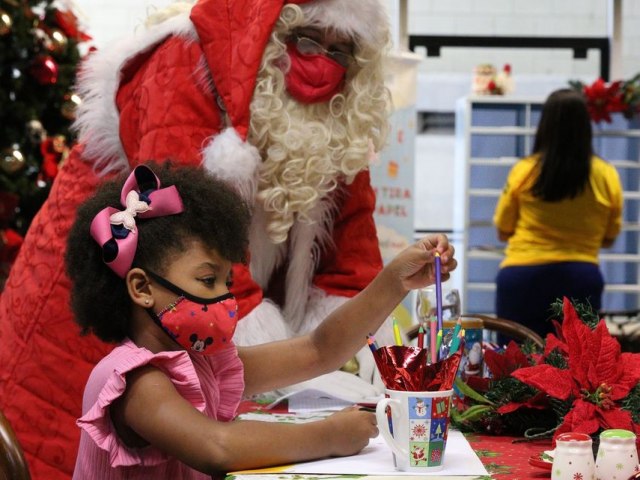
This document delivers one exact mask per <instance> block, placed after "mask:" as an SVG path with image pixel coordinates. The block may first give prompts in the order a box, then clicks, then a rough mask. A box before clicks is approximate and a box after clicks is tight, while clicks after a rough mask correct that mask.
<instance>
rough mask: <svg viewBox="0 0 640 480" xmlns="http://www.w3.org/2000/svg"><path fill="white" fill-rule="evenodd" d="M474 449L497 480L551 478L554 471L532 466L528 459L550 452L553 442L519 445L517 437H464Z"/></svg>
mask: <svg viewBox="0 0 640 480" xmlns="http://www.w3.org/2000/svg"><path fill="white" fill-rule="evenodd" d="M465 437H466V438H467V440H469V443H470V444H471V447H472V448H473V450H474V451H475V452H476V454H477V455H478V457H480V460H481V461H482V463H483V464H484V466H485V467H486V469H487V471H488V472H489V473H490V474H491V478H495V479H498V480H530V479H540V478H550V477H551V472H550V471H547V470H544V469H541V468H538V467H533V466H531V465H529V458H530V457H531V456H533V455H538V454H539V453H540V452H542V451H544V450H550V449H551V440H544V441H543V440H536V441H533V442H517V443H514V441H515V440H519V439H518V438H516V437H501V436H492V435H479V434H467V435H465Z"/></svg>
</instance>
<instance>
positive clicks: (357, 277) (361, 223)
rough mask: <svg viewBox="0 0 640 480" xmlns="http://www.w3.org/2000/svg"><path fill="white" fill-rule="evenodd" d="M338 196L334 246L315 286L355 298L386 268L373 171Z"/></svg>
mask: <svg viewBox="0 0 640 480" xmlns="http://www.w3.org/2000/svg"><path fill="white" fill-rule="evenodd" d="M338 196H339V204H338V214H337V217H336V220H335V224H334V227H333V235H332V238H333V243H334V246H333V248H332V249H330V250H329V251H328V252H327V253H326V254H324V255H323V257H322V259H321V263H320V265H319V268H318V269H317V270H316V273H315V276H314V278H313V284H314V285H315V286H316V287H318V288H320V289H322V290H324V291H325V292H327V293H328V294H331V295H338V296H344V297H353V296H354V295H356V294H357V293H358V292H359V291H360V290H362V289H363V288H364V287H366V286H367V285H368V284H369V283H370V282H371V280H373V278H374V277H375V276H376V275H377V274H378V272H379V271H380V270H381V269H382V257H381V255H380V248H379V246H378V237H377V233H376V226H375V223H374V220H373V211H374V209H375V202H376V199H375V193H374V191H373V189H372V187H371V178H370V175H369V171H368V170H365V171H363V172H360V173H359V174H358V175H357V176H356V178H355V180H354V181H353V182H352V183H351V184H350V185H348V186H347V187H346V188H345V189H344V190H343V191H341V192H340V193H339V194H338Z"/></svg>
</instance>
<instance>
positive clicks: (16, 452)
mask: <svg viewBox="0 0 640 480" xmlns="http://www.w3.org/2000/svg"><path fill="white" fill-rule="evenodd" d="M0 480H31V475H30V474H29V467H28V466H27V462H26V461H25V459H24V454H23V453H22V448H21V447H20V444H19V443H18V439H17V438H16V435H15V433H14V432H13V429H12V428H11V425H9V421H8V420H7V417H5V416H4V414H3V413H2V412H0Z"/></svg>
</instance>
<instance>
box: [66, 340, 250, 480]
mask: <svg viewBox="0 0 640 480" xmlns="http://www.w3.org/2000/svg"><path fill="white" fill-rule="evenodd" d="M148 364H150V365H153V366H155V367H157V368H159V369H160V370H162V371H163V372H165V373H166V374H167V376H168V377H169V378H170V379H171V381H172V382H173V384H174V386H175V388H176V389H177V390H178V392H179V393H180V395H182V396H183V397H184V398H185V399H186V400H187V401H189V402H190V403H191V404H192V405H193V406H194V407H195V408H197V409H198V410H200V411H201V412H203V413H204V414H205V415H207V416H208V417H211V418H213V419H216V420H219V421H230V420H232V419H233V417H234V416H235V413H236V410H237V408H238V404H239V403H240V400H241V398H242V392H243V391H244V374H243V366H242V362H241V361H240V358H238V352H237V350H236V348H235V347H231V348H227V349H225V350H222V351H221V352H219V353H216V354H215V355H194V356H189V354H188V353H187V352H186V351H184V350H180V351H172V352H161V353H157V354H154V353H152V352H150V351H149V350H147V349H146V348H140V347H138V346H136V345H135V344H134V343H133V342H132V341H130V340H127V341H125V342H123V343H122V344H121V345H119V346H118V347H116V348H115V349H114V350H113V351H112V352H111V353H110V354H109V355H107V356H106V357H105V358H104V359H103V360H102V361H101V362H100V363H99V364H98V365H96V367H95V368H94V369H93V372H92V373H91V376H90V377H89V381H88V382H87V386H86V388H85V391H84V399H83V402H82V412H83V416H82V417H81V418H80V419H79V420H78V422H77V423H78V425H79V426H80V428H81V429H82V432H81V436H80V448H79V451H78V457H77V460H76V466H75V470H74V474H73V478H74V479H77V480H84V479H86V480H95V479H98V478H99V479H101V480H116V479H124V478H126V479H130V480H135V479H150V478H171V479H172V480H181V479H203V480H210V479H211V476H210V475H206V474H204V473H200V472H198V471H196V470H194V469H192V468H191V467H189V466H187V465H185V464H184V463H182V462H180V461H179V460H177V459H175V458H173V457H170V456H169V455H167V454H165V453H163V452H161V451H160V450H158V449H156V448H153V447H151V446H149V447H144V448H128V447H127V446H126V445H124V444H123V443H122V442H121V441H120V439H119V438H118V435H117V434H116V432H115V430H114V427H113V425H112V423H111V418H110V415H109V405H111V404H112V403H113V402H114V401H115V400H116V399H117V398H119V397H120V396H121V395H122V394H123V393H124V391H125V388H126V374H127V373H128V372H130V371H132V370H134V369H136V368H138V367H140V366H142V365H148Z"/></svg>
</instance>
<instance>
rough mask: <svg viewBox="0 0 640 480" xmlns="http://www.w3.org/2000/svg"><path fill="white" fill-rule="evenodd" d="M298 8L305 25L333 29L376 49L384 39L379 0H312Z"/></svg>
mask: <svg viewBox="0 0 640 480" xmlns="http://www.w3.org/2000/svg"><path fill="white" fill-rule="evenodd" d="M300 8H301V9H302V11H303V13H304V18H305V24H310V25H317V26H320V27H324V28H333V29H335V30H336V31H338V32H341V33H345V34H347V35H349V36H350V37H353V38H355V39H356V42H361V43H364V44H366V45H367V46H369V47H372V48H376V49H378V48H382V47H384V45H385V44H386V42H387V40H388V32H389V19H388V17H387V12H386V9H385V7H384V6H383V5H382V3H381V2H380V0H316V1H313V2H309V3H304V4H302V5H300Z"/></svg>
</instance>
